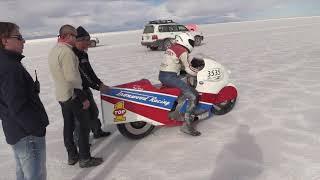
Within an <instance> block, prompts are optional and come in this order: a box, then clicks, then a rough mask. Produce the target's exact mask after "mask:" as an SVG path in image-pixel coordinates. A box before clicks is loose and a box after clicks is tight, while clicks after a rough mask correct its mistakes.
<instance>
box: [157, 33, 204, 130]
mask: <svg viewBox="0 0 320 180" xmlns="http://www.w3.org/2000/svg"><path fill="white" fill-rule="evenodd" d="M193 48H194V37H193V36H192V35H190V34H189V33H182V34H180V35H177V36H176V38H175V43H174V44H173V45H172V46H171V47H169V48H168V49H167V50H166V51H165V54H164V58H163V61H162V63H161V65H160V72H159V80H160V82H161V83H162V84H163V85H165V86H168V87H175V88H179V89H180V90H181V92H182V95H181V96H180V97H179V98H178V101H179V102H180V101H181V102H184V100H186V99H188V100H189V101H188V104H187V110H186V113H185V114H184V123H183V125H182V126H181V128H180V130H181V131H182V132H184V133H186V134H190V135H192V136H199V135H201V133H200V132H199V131H198V130H196V129H195V128H194V127H193V126H192V121H193V117H192V114H193V113H194V111H195V109H196V106H197V103H198V92H197V91H196V90H195V89H194V88H193V87H192V86H191V85H189V84H188V83H187V82H185V81H183V80H182V78H181V76H179V75H180V71H185V72H186V73H187V74H188V75H190V76H192V77H196V76H197V73H198V72H199V68H197V66H202V65H203V64H202V63H201V61H198V59H197V58H191V57H189V54H190V53H191V52H192V50H193ZM179 102H178V105H177V107H176V110H175V111H173V112H170V113H169V117H170V118H171V119H176V120H177V117H178V116H179V111H180V108H181V105H182V104H183V103H179ZM179 105H180V106H179Z"/></svg>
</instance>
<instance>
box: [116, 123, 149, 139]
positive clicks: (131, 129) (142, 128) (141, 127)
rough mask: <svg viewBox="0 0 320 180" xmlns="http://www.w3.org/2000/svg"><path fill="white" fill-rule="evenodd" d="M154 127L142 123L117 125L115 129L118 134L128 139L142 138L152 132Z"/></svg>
mask: <svg viewBox="0 0 320 180" xmlns="http://www.w3.org/2000/svg"><path fill="white" fill-rule="evenodd" d="M154 127H155V126H154V125H152V124H149V123H146V122H144V121H136V122H130V123H124V124H117V128H118V130H119V131H120V133H121V134H122V135H123V136H125V137H127V138H130V139H141V138H144V137H146V136H147V135H149V134H150V133H151V132H152V130H153V129H154Z"/></svg>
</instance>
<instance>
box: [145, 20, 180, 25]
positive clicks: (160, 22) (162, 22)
mask: <svg viewBox="0 0 320 180" xmlns="http://www.w3.org/2000/svg"><path fill="white" fill-rule="evenodd" d="M168 23H175V22H174V21H173V20H171V19H165V20H160V19H159V20H154V21H149V24H168Z"/></svg>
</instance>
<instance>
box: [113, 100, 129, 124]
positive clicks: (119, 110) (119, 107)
mask: <svg viewBox="0 0 320 180" xmlns="http://www.w3.org/2000/svg"><path fill="white" fill-rule="evenodd" d="M126 112H127V110H126V109H125V108H124V101H119V102H117V103H116V104H114V109H113V115H114V118H113V120H114V122H122V121H126V117H125V114H126Z"/></svg>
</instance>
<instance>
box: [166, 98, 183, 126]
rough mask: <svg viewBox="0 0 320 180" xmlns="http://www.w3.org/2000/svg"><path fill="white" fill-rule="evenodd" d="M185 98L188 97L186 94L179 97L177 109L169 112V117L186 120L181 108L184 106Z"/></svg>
mask: <svg viewBox="0 0 320 180" xmlns="http://www.w3.org/2000/svg"><path fill="white" fill-rule="evenodd" d="M185 100H186V99H185V97H184V96H179V97H178V99H177V101H178V104H177V106H176V109H175V110H174V111H171V112H169V119H172V120H177V121H184V117H183V114H181V113H180V109H181V108H182V106H183V103H184V101H185Z"/></svg>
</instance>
